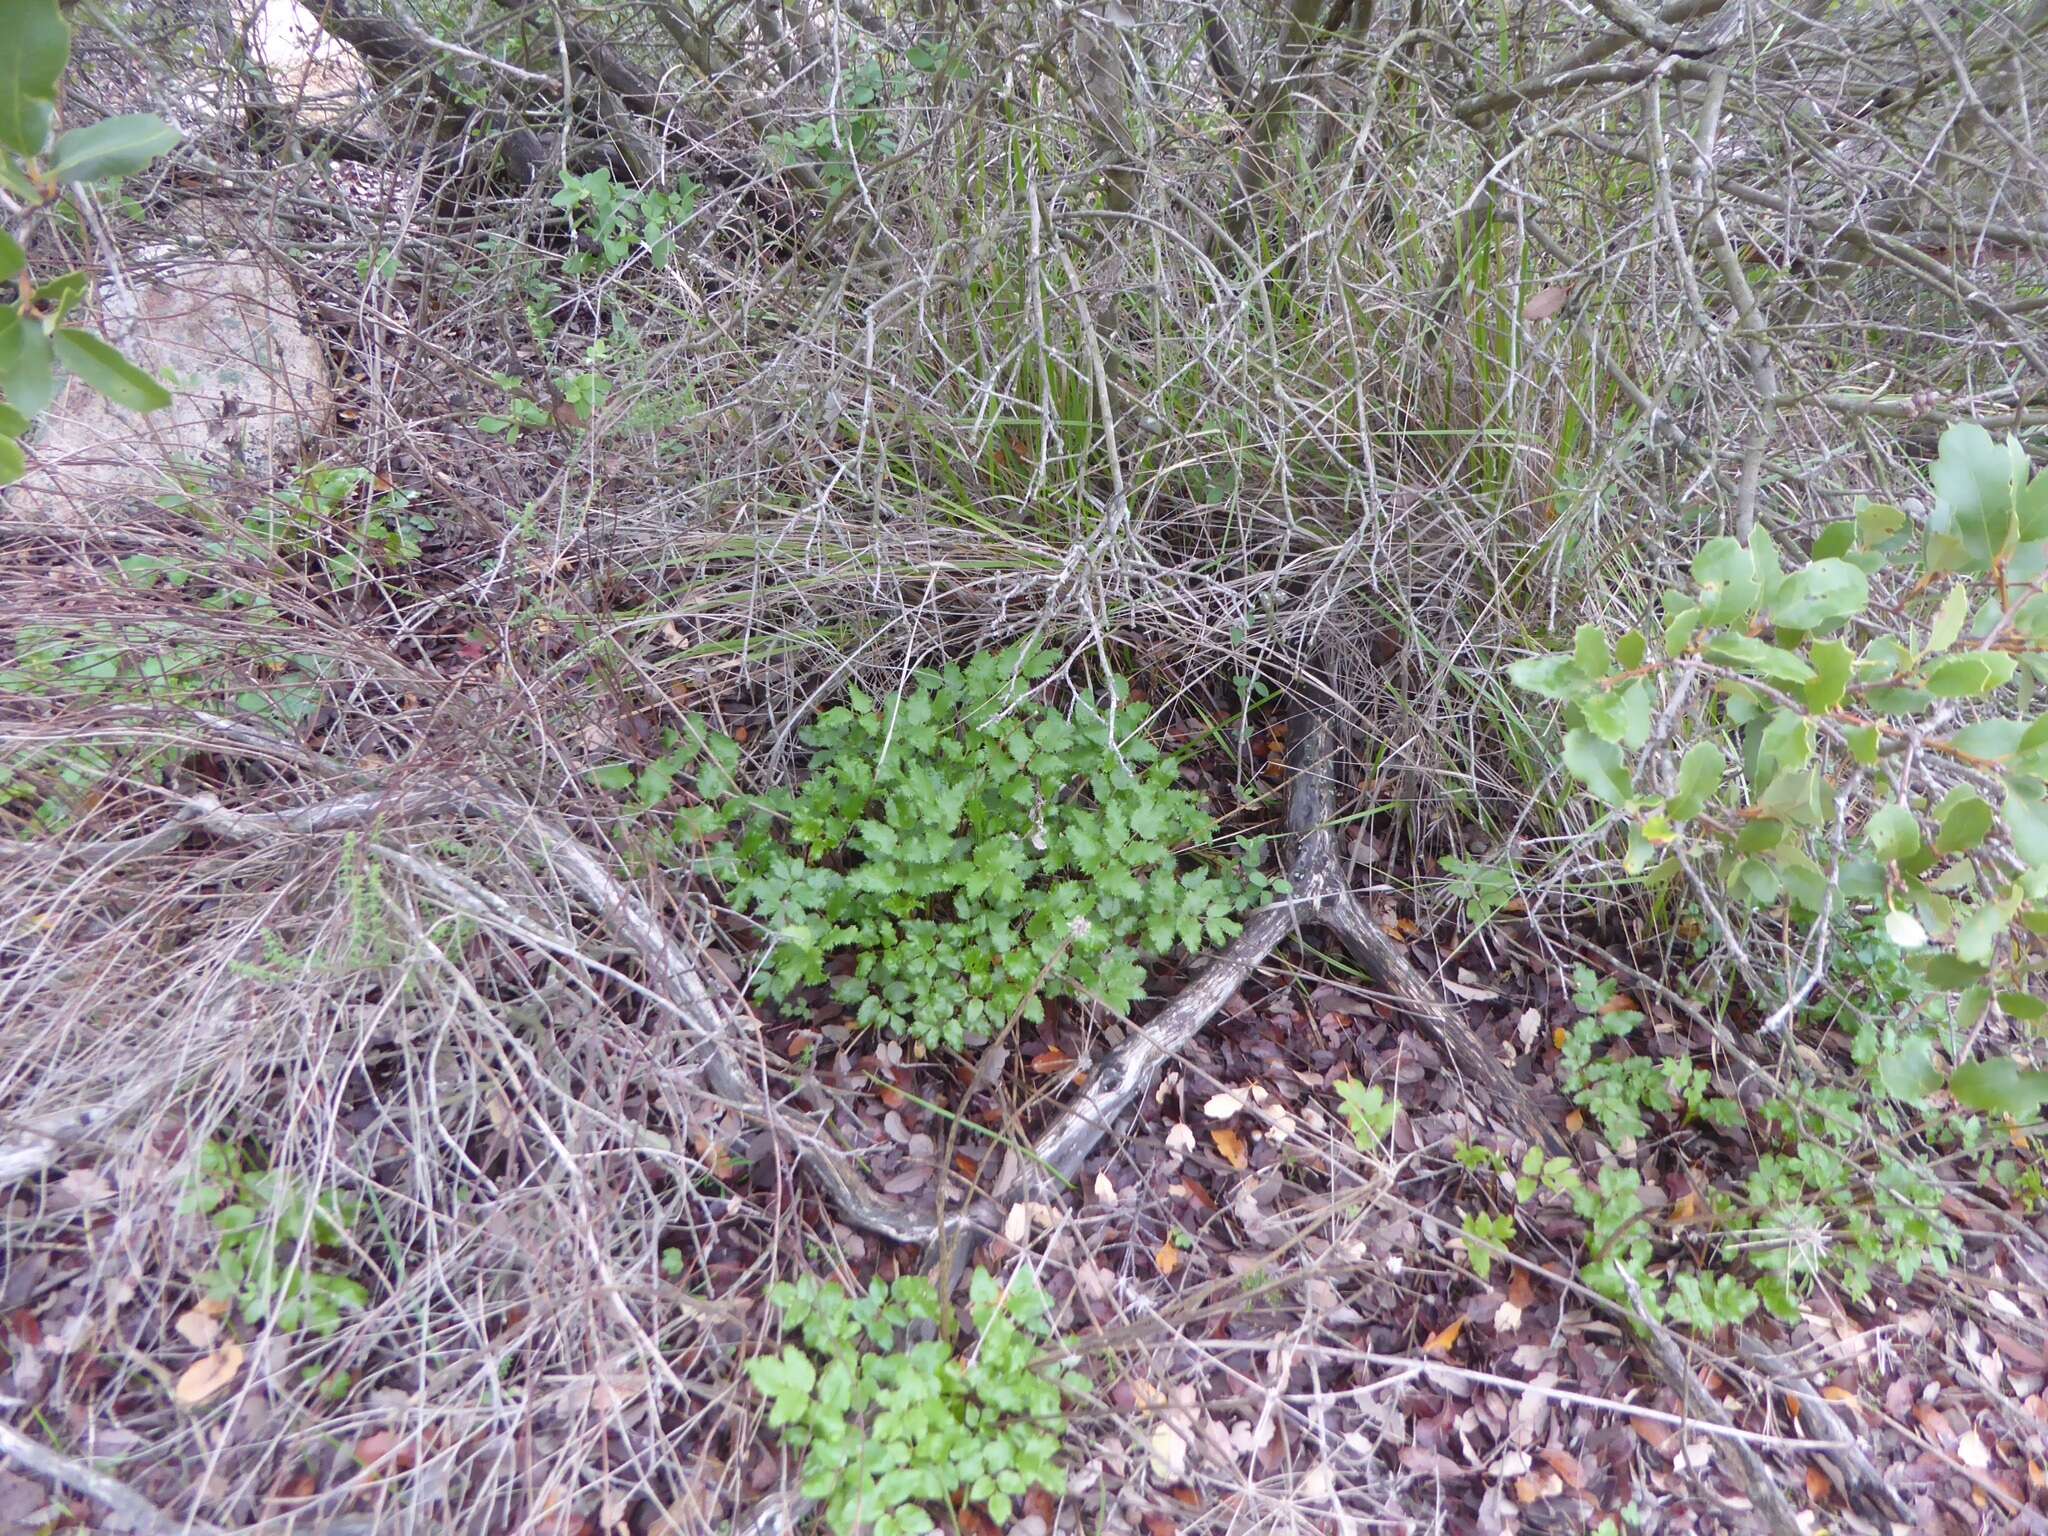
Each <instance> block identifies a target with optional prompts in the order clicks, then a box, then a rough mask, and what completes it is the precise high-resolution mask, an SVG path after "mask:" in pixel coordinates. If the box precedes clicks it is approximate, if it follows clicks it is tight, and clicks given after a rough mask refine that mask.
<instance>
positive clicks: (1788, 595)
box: [1771, 560, 1870, 630]
mask: <svg viewBox="0 0 2048 1536" xmlns="http://www.w3.org/2000/svg"><path fill="white" fill-rule="evenodd" d="M1869 602H1870V578H1869V577H1867V576H1865V575H1864V574H1863V572H1862V571H1860V570H1858V569H1857V568H1856V567H1855V566H1853V565H1851V564H1849V563H1848V562H1847V561H1846V560H1816V561H1814V562H1813V563H1812V564H1811V565H1809V566H1807V567H1805V568H1804V569H1802V570H1797V571H1793V572H1792V573H1790V574H1789V575H1787V576H1786V577H1785V579H1784V581H1782V582H1781V583H1779V586H1778V590H1777V592H1776V594H1775V595H1774V596H1773V597H1772V599H1771V621H1772V622H1773V623H1775V624H1777V625H1779V626H1781V627H1782V628H1785V629H1807V630H1811V629H1826V628H1828V627H1830V626H1832V625H1835V624H1839V623H1841V622H1842V621H1843V620H1844V619H1848V618H1853V617H1854V616H1855V615H1857V614H1859V613H1861V612H1862V611H1863V610H1864V608H1865V607H1866V606H1868V604H1869Z"/></svg>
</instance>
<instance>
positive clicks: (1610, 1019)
mask: <svg viewBox="0 0 2048 1536" xmlns="http://www.w3.org/2000/svg"><path fill="white" fill-rule="evenodd" d="M1572 974H1573V990H1572V1003H1573V1005H1574V1006H1575V1007H1576V1008H1577V1009H1578V1010H1579V1019H1578V1022H1577V1023H1575V1024H1574V1025H1573V1026H1572V1027H1571V1029H1570V1030H1569V1031H1568V1032H1567V1033H1566V1036H1565V1043H1564V1050H1563V1052H1562V1053H1561V1056H1560V1060H1559V1063H1558V1066H1559V1076H1560V1078H1561V1080H1562V1083H1563V1086H1564V1089H1565V1091H1566V1092H1567V1093H1569V1094H1571V1095H1572V1097H1573V1098H1574V1099H1575V1100H1576V1101H1577V1102H1578V1103H1579V1104H1580V1105H1582V1106H1583V1107H1584V1108H1585V1109H1586V1110H1587V1111H1588V1112H1590V1113H1591V1114H1592V1116H1593V1118H1594V1119H1595V1120H1597V1121H1598V1122H1599V1123H1600V1130H1601V1133H1602V1134H1603V1135H1604V1136H1605V1137H1606V1138H1607V1140H1608V1141H1610V1142H1615V1143H1623V1144H1625V1143H1627V1142H1631V1141H1633V1140H1634V1139H1635V1138H1637V1137H1639V1136H1643V1135H1646V1134H1648V1131H1649V1126H1648V1124H1647V1123H1646V1122H1645V1121H1644V1120H1643V1111H1644V1110H1646V1109H1647V1110H1650V1111H1652V1112H1657V1113H1683V1114H1685V1115H1686V1116H1689V1117H1691V1118H1694V1119H1704V1120H1707V1121H1709V1122H1710V1123H1712V1124H1713V1125H1715V1126H1717V1127H1719V1128H1721V1129H1723V1130H1727V1129H1731V1128H1733V1127H1734V1126H1736V1125H1738V1124H1740V1123H1741V1120H1742V1107H1741V1106H1740V1105H1739V1104H1737V1103H1735V1102H1734V1101H1733V1100H1731V1099H1724V1098H1720V1097H1717V1096H1714V1095H1712V1094H1710V1093H1709V1092H1708V1089H1709V1086H1710V1080H1709V1077H1708V1074H1707V1072H1706V1070H1705V1069H1704V1068H1703V1067H1700V1066H1697V1065H1696V1064H1694V1063H1693V1062H1691V1061H1685V1060H1664V1061H1658V1060H1654V1059H1652V1058H1650V1057H1646V1056H1631V1057H1627V1058H1623V1059H1619V1060H1617V1059H1613V1058H1610V1057H1603V1056H1601V1055H1599V1054H1598V1053H1599V1051H1600V1047H1601V1046H1602V1045H1604V1044H1605V1043H1606V1042H1608V1041H1611V1040H1619V1039H1625V1038H1626V1037H1628V1036H1629V1035H1632V1034H1634V1033H1635V1031H1636V1028H1637V1026H1639V1025H1640V1024H1641V1023H1642V1022H1643V1016H1642V1015H1641V1014H1640V1013H1638V1012H1636V1011H1635V1010H1634V1009H1633V1008H1626V1007H1618V1006H1616V1003H1617V999H1618V994H1619V990H1620V989H1619V988H1618V987H1617V986H1616V985H1615V984H1614V982H1612V981H1608V980H1603V979H1601V978H1600V977H1597V976H1595V975H1594V974H1593V972H1592V971H1591V970H1590V969H1588V968H1587V967H1585V966H1583V965H1581V966H1575V967H1574V968H1573V973H1572Z"/></svg>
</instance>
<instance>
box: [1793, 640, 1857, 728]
mask: <svg viewBox="0 0 2048 1536" xmlns="http://www.w3.org/2000/svg"><path fill="white" fill-rule="evenodd" d="M1806 659H1807V661H1808V662H1809V663H1811V664H1812V667H1813V681H1812V682H1810V683H1808V684H1807V685H1806V690H1805V698H1806V706H1807V708H1809V709H1813V710H1818V711H1819V712H1820V713H1822V714H1826V713H1827V712H1828V711H1829V710H1831V709H1833V708H1834V707H1835V706H1836V705H1837V704H1839V703H1841V702H1842V699H1843V697H1844V696H1845V695H1846V694H1847V693H1848V691H1849V677H1850V674H1851V673H1852V672H1853V671H1854V670H1855V667H1856V656H1855V653H1854V652H1853V651H1851V650H1850V649H1849V647H1848V646H1846V645H1844V644H1842V642H1841V641H1839V640H1822V641H1820V642H1819V643H1818V644H1816V645H1813V646H1811V647H1809V648H1808V650H1807V653H1806Z"/></svg>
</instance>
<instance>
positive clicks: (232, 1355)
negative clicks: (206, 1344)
mask: <svg viewBox="0 0 2048 1536" xmlns="http://www.w3.org/2000/svg"><path fill="white" fill-rule="evenodd" d="M246 1358H248V1357H247V1356H246V1355H245V1354H243V1352H242V1346H241V1345H239V1344H237V1343H236V1342H235V1341H234V1340H233V1339H229V1340H228V1341H227V1342H226V1343H224V1344H223V1345H221V1347H220V1348H219V1349H216V1350H215V1351H214V1352H213V1353H212V1354H210V1355H207V1356H205V1357H203V1358H201V1359H198V1360H195V1361H193V1362H192V1363H191V1364H190V1365H188V1366H186V1367H185V1371H184V1374H183V1375H181V1376H180V1377H179V1378H178V1379H177V1381H176V1382H175V1383H174V1384H173V1385H172V1387H171V1397H172V1399H173V1400H174V1401H176V1402H177V1403H178V1404H179V1406H180V1407H184V1408H196V1407H198V1406H199V1404H201V1403H203V1402H205V1401H206V1400H207V1399H208V1398H209V1397H212V1396H213V1395H214V1393H216V1392H218V1391H220V1390H221V1388H223V1387H225V1386H226V1385H227V1384H228V1383H229V1382H231V1381H233V1380H234V1379H235V1377H236V1376H237V1375H238V1374H239V1373H240V1372H241V1369H242V1362H243V1360H245V1359H246Z"/></svg>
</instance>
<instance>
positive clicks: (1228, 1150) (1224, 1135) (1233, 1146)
mask: <svg viewBox="0 0 2048 1536" xmlns="http://www.w3.org/2000/svg"><path fill="white" fill-rule="evenodd" d="M1209 1139H1210V1140H1211V1141H1213V1142H1215V1143H1216V1150H1217V1151H1218V1152H1221V1153H1222V1154H1223V1156H1224V1159H1225V1161H1227V1162H1228V1163H1229V1164H1230V1166H1231V1167H1233V1168H1235V1169H1237V1170H1238V1172H1240V1173H1242V1172H1243V1171H1244V1170H1245V1169H1247V1168H1249V1167H1250V1166H1251V1162H1252V1158H1251V1153H1250V1152H1249V1151H1247V1150H1246V1149H1245V1144H1244V1138H1243V1137H1242V1136H1240V1135H1238V1134H1237V1132H1235V1131H1233V1130H1232V1129H1230V1127H1229V1126H1227V1125H1219V1126H1217V1127H1216V1128H1215V1129H1214V1130H1212V1131H1210V1132H1209Z"/></svg>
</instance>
